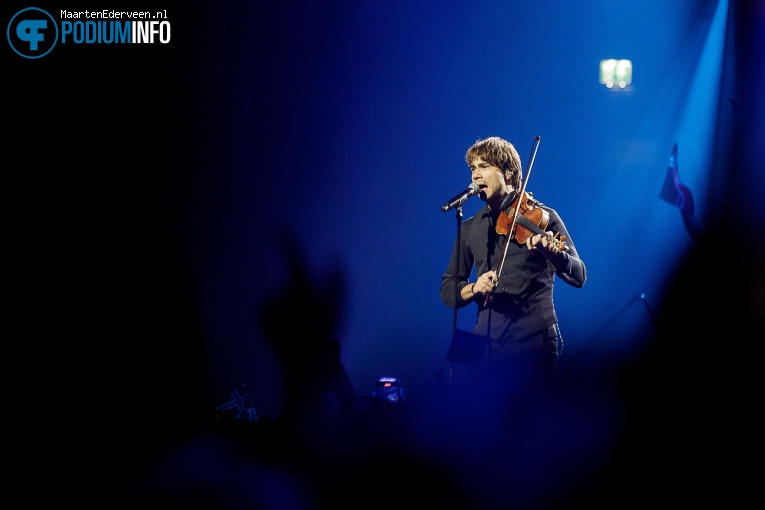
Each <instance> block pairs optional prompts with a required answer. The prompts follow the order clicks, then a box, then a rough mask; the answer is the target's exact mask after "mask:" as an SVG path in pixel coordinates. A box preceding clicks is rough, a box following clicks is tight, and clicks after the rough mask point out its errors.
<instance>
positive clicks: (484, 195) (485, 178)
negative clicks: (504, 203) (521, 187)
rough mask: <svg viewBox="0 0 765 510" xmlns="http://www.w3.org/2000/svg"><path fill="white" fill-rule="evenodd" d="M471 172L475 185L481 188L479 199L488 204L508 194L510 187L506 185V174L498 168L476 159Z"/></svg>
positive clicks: (471, 166)
mask: <svg viewBox="0 0 765 510" xmlns="http://www.w3.org/2000/svg"><path fill="white" fill-rule="evenodd" d="M470 172H471V175H472V180H473V182H474V183H476V184H478V186H479V187H480V188H481V190H480V191H479V195H478V196H479V197H481V200H483V201H485V202H488V201H491V200H492V199H499V198H501V197H503V196H505V194H506V193H508V191H509V189H508V185H507V184H506V183H505V174H504V172H502V170H500V169H499V168H498V167H496V166H494V165H492V164H491V163H487V162H486V161H484V160H483V159H482V158H480V157H479V158H476V159H475V160H474V161H473V163H472V164H471V165H470Z"/></svg>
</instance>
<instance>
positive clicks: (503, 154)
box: [465, 136, 523, 190]
mask: <svg viewBox="0 0 765 510" xmlns="http://www.w3.org/2000/svg"><path fill="white" fill-rule="evenodd" d="M478 158H481V159H483V160H484V161H486V162H487V163H489V164H491V165H494V166H496V167H497V168H499V169H500V170H502V171H503V172H504V174H505V181H506V182H508V183H509V184H510V185H511V186H512V187H513V189H516V190H518V189H520V188H521V174H522V172H523V170H522V169H521V157H520V156H519V155H518V151H517V150H515V147H514V146H513V144H511V143H510V142H508V141H507V140H505V139H503V138H500V137H498V136H490V137H489V138H484V139H483V140H478V141H477V142H475V143H474V144H473V145H472V146H471V147H470V148H469V149H468V150H467V152H466V153H465V162H467V164H468V166H471V165H472V164H473V162H474V161H475V160H476V159H478Z"/></svg>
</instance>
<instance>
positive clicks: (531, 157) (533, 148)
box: [483, 135, 541, 306]
mask: <svg viewBox="0 0 765 510" xmlns="http://www.w3.org/2000/svg"><path fill="white" fill-rule="evenodd" d="M540 141H541V138H540V136H539V135H537V136H536V137H534V140H533V141H532V142H531V153H530V154H529V161H528V162H527V163H526V177H525V178H524V179H523V183H522V184H521V190H520V192H519V194H518V207H516V208H515V211H514V212H513V221H512V223H510V230H508V231H507V232H508V234H507V237H505V248H504V250H502V260H501V261H500V264H499V268H498V269H497V283H499V275H501V274H502V268H503V267H504V266H505V258H506V256H507V245H508V243H509V241H510V237H511V236H512V235H513V232H515V224H516V222H517V221H518V211H520V210H521V202H522V200H523V198H524V196H525V195H526V185H527V184H528V182H529V176H530V175H531V168H532V167H533V166H534V160H535V159H536V158H537V151H538V150H539V142H540ZM493 295H494V289H492V291H491V292H489V293H488V294H486V300H485V301H484V302H483V306H486V305H487V304H489V299H490V298H491V296H493Z"/></svg>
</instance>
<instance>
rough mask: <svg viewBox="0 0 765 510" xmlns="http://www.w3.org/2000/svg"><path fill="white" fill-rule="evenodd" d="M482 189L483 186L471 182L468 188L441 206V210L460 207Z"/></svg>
mask: <svg viewBox="0 0 765 510" xmlns="http://www.w3.org/2000/svg"><path fill="white" fill-rule="evenodd" d="M480 190H481V188H480V187H479V186H478V184H476V183H474V182H471V183H470V186H468V189H466V190H465V191H463V192H462V193H460V194H459V195H457V196H456V197H454V198H452V199H451V200H449V201H448V202H446V203H445V204H444V205H443V206H442V207H441V212H446V211H448V210H449V209H454V208H455V207H460V206H462V204H464V203H465V200H467V199H468V198H470V197H472V196H473V195H475V194H476V193H478V192H479V191H480Z"/></svg>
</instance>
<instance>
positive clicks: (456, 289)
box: [447, 204, 462, 386]
mask: <svg viewBox="0 0 765 510" xmlns="http://www.w3.org/2000/svg"><path fill="white" fill-rule="evenodd" d="M454 214H455V217H456V220H457V271H456V272H455V273H454V308H453V310H452V339H451V344H450V345H449V354H448V355H447V361H450V363H451V365H450V366H449V376H448V380H447V384H448V386H451V385H452V376H453V373H454V359H453V356H452V350H453V349H454V342H455V336H456V334H457V298H458V297H459V290H460V289H459V287H460V265H461V264H462V256H461V255H462V254H461V253H460V252H461V251H462V204H459V205H458V206H457V208H456V209H455V210H454Z"/></svg>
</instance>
